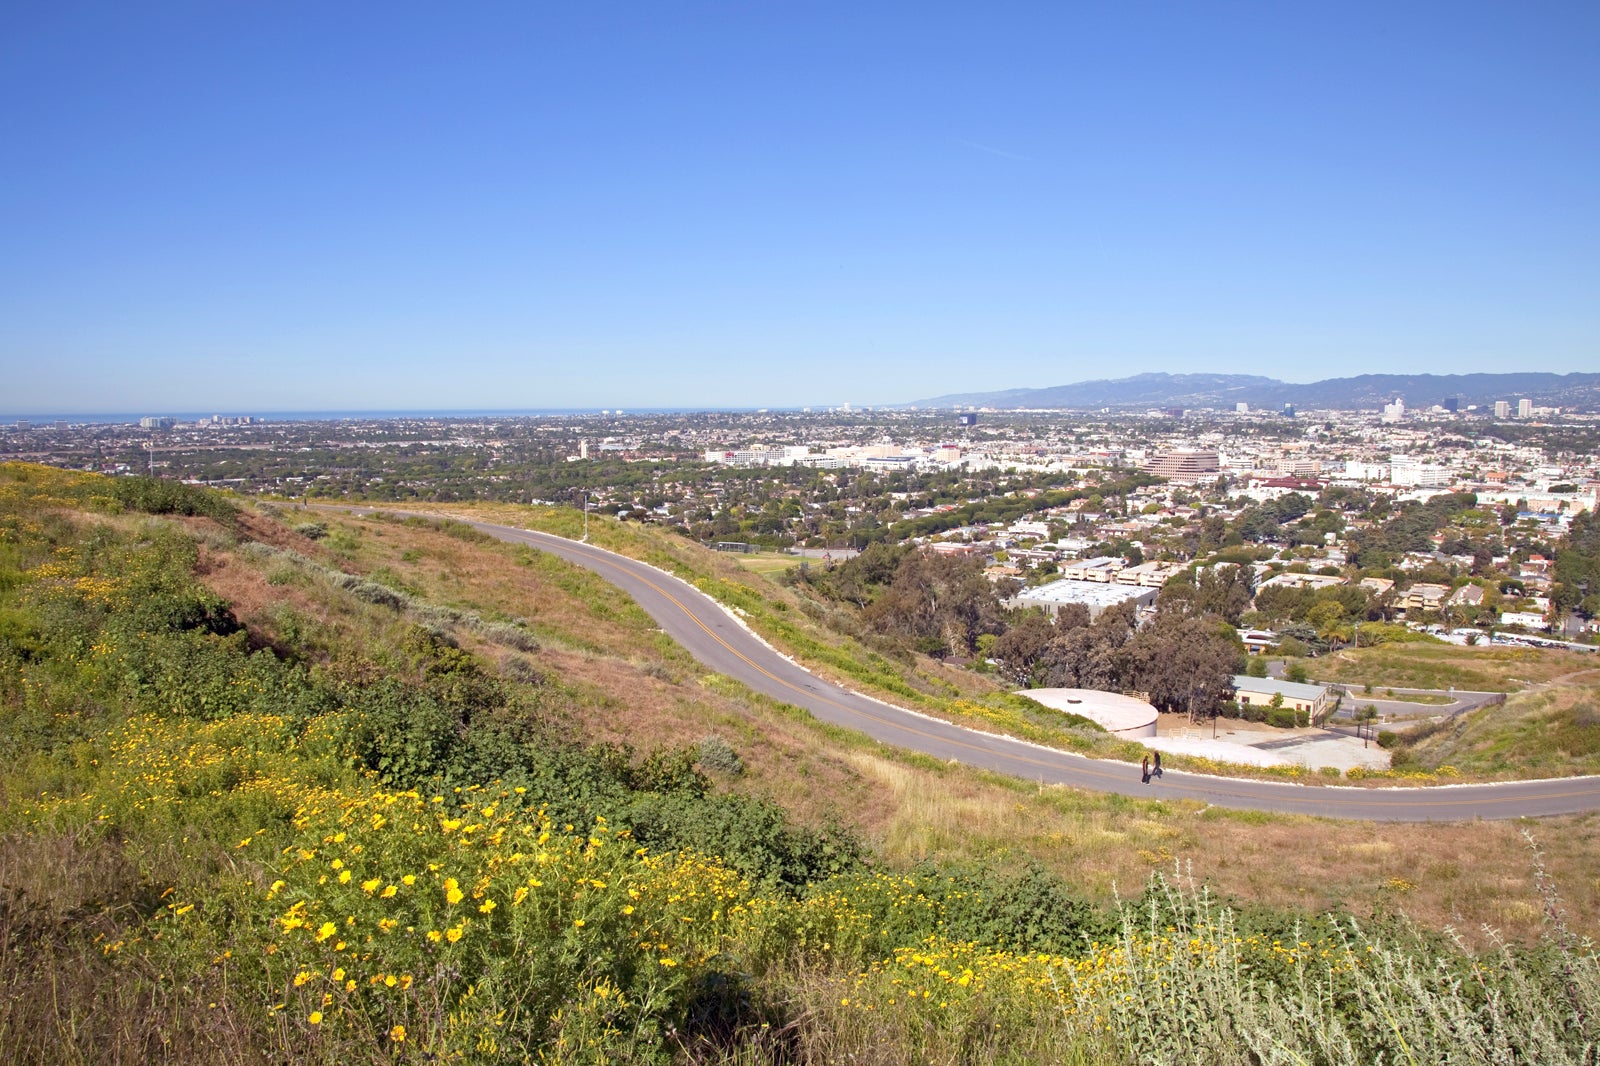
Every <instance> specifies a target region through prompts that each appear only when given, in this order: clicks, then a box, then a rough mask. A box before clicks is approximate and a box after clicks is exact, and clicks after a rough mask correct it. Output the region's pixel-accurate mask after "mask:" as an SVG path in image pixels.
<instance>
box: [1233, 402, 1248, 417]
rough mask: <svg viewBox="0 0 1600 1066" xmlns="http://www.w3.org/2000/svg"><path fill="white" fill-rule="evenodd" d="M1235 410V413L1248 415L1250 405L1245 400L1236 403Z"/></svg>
mask: <svg viewBox="0 0 1600 1066" xmlns="http://www.w3.org/2000/svg"><path fill="white" fill-rule="evenodd" d="M1233 411H1234V413H1235V414H1240V415H1247V414H1249V413H1250V405H1249V404H1247V403H1243V402H1240V403H1236V404H1234V405H1233Z"/></svg>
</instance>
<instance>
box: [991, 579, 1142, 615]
mask: <svg viewBox="0 0 1600 1066" xmlns="http://www.w3.org/2000/svg"><path fill="white" fill-rule="evenodd" d="M1158 592H1160V590H1159V589H1154V588H1149V587H1146V586H1141V585H1115V584H1107V583H1105V582H1102V581H1074V580H1072V579H1071V578H1063V579H1062V580H1060V581H1052V582H1051V583H1050V584H1048V585H1040V586H1039V587H1038V588H1033V589H1027V590H1025V591H1023V592H1020V593H1018V594H1017V595H1016V596H1015V597H1014V598H1013V599H1012V600H1011V603H1010V606H1013V607H1039V608H1042V609H1043V610H1044V612H1045V613H1046V614H1051V615H1054V614H1055V613H1056V612H1058V611H1060V610H1061V608H1063V607H1065V606H1067V605H1068V604H1072V603H1077V604H1082V605H1083V606H1084V607H1087V608H1088V609H1089V617H1090V618H1091V619H1094V618H1098V617H1099V616H1100V612H1101V611H1104V610H1105V609H1106V608H1107V607H1115V606H1117V605H1118V604H1120V603H1132V604H1133V605H1134V606H1136V607H1147V606H1149V605H1150V604H1152V603H1154V602H1155V601H1156V595H1157V593H1158Z"/></svg>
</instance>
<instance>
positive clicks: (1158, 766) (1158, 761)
mask: <svg viewBox="0 0 1600 1066" xmlns="http://www.w3.org/2000/svg"><path fill="white" fill-rule="evenodd" d="M1156 776H1157V777H1160V776H1161V753H1160V752H1159V751H1158V752H1156Z"/></svg>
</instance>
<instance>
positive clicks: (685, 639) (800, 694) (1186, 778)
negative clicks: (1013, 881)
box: [470, 522, 1600, 822]
mask: <svg viewBox="0 0 1600 1066" xmlns="http://www.w3.org/2000/svg"><path fill="white" fill-rule="evenodd" d="M470 524H471V525H472V526H474V527H475V528H477V529H480V530H482V531H483V532H485V533H487V534H489V535H490V536H493V537H496V538H498V539H500V540H504V541H510V542H513V543H517V544H527V545H530V546H532V547H534V548H537V549H539V550H540V551H547V552H550V553H552V554H554V555H558V556H560V557H561V558H563V559H566V560H568V561H570V562H573V563H576V564H578V565H579V566H582V567H585V568H587V569H589V570H592V571H594V572H595V573H596V574H598V575H600V576H601V577H603V578H604V579H605V580H607V581H609V582H610V583H612V584H613V585H615V586H617V587H618V588H619V589H621V590H622V591H624V592H626V593H627V594H628V595H629V596H632V597H633V598H634V600H635V601H637V602H638V604H639V606H641V607H643V608H644V610H645V611H646V612H647V613H648V614H649V615H650V616H651V617H652V618H654V619H655V620H656V621H657V622H658V623H659V624H660V626H661V628H662V629H663V630H665V631H666V633H667V634H668V635H669V636H671V637H672V638H673V639H674V640H676V641H677V642H678V643H680V644H682V645H683V646H684V647H685V648H686V649H688V651H689V653H690V654H691V655H693V656H694V657H695V658H696V659H698V660H699V661H700V662H701V663H702V664H703V665H705V666H706V667H707V668H709V669H711V670H714V671H716V672H717V673H719V674H725V675H727V676H729V677H732V678H736V679H738V680H739V681H741V682H743V683H744V684H746V685H748V686H749V687H751V688H752V689H755V690H756V691H758V692H762V693H765V694H766V695H768V696H771V697H773V698H774V699H777V700H782V701H783V702H785V703H791V704H795V705H797V706H800V707H804V708H805V709H806V710H808V711H810V712H811V713H812V714H813V715H815V716H816V717H817V718H819V719H821V720H822V721H825V722H831V723H833V724H835V725H840V726H845V727H847V728H850V729H857V730H860V731H861V732H863V733H865V734H867V735H868V736H870V737H872V738H873V739H875V740H879V741H882V742H883V743H885V744H893V745H896V746H897V747H902V748H910V749H912V750H915V751H920V752H925V753H927V754H929V755H933V756H935V757H937V758H941V759H949V760H954V761H960V762H963V763H966V764H968V765H970V766H979V767H983V768H984V769H988V770H998V771H1000V772H1002V773H1007V774H1013V775H1015V776H1017V777H1021V778H1024V779H1026V780H1029V781H1039V782H1043V783H1045V784H1060V785H1068V786H1071V787H1074V788H1083V789H1092V790H1094V791H1097V792H1116V793H1121V794H1122V795H1126V796H1146V797H1152V798H1157V799H1191V800H1200V801H1201V802H1205V803H1213V804H1216V805H1217V806H1222V807H1238V808H1248V809H1253V810H1265V811H1279V812H1284V813H1296V814H1316V815H1324V816H1327V817H1331V818H1360V819H1368V820H1374V821H1394V822H1425V821H1460V820H1464V819H1473V818H1518V817H1525V816H1531V815H1549V814H1570V813H1573V812H1578V811H1589V810H1596V809H1600V777H1579V778H1565V779H1558V780H1549V781H1520V782H1515V783H1509V784H1495V785H1446V786H1433V787H1428V788H1382V789H1374V788H1352V787H1338V786H1329V785H1296V784H1287V783H1280V782H1272V781H1249V780H1243V779H1238V778H1226V777H1211V776H1207V775H1204V774H1189V773H1181V772H1179V771H1177V770H1170V771H1168V772H1167V773H1166V774H1165V775H1164V776H1163V777H1160V778H1157V779H1154V780H1152V781H1151V782H1150V784H1148V785H1146V784H1143V783H1142V782H1141V781H1140V772H1139V768H1138V767H1136V766H1133V765H1131V764H1129V763H1122V762H1113V761H1110V760H1103V759H1086V758H1084V757H1082V756H1079V755H1069V754H1067V753H1065V752H1060V751H1055V750H1052V749H1050V748H1044V747H1039V746H1037V745H1033V744H1028V743H1025V742H1022V741H1017V740H1010V739H1007V738H1005V737H998V736H995V735H993V734H989V733H980V732H977V731H974V730H970V729H964V728H962V727H961V726H956V725H951V724H950V723H948V722H942V721H939V720H937V719H934V718H929V717H926V716H924V715H921V714H918V713H916V712H914V711H908V710H903V709H901V708H898V707H893V706H890V705H889V704H886V703H882V702H880V701H878V700H875V699H871V698H870V697H867V696H862V695H859V694H857V693H854V692H850V691H848V690H846V689H843V688H840V687H839V686H837V685H834V684H832V683H830V682H827V681H824V680H822V679H821V678H819V677H817V676H815V675H813V674H811V673H809V672H808V671H806V670H804V669H802V668H801V667H799V666H796V665H795V664H794V663H792V662H790V661H789V660H788V659H785V658H784V657H783V656H781V655H779V654H778V653H777V652H775V651H774V650H773V649H772V648H771V647H769V646H768V645H766V644H765V643H763V642H762V641H761V640H759V639H757V638H756V637H755V636H753V635H752V634H751V633H750V631H749V630H747V629H746V628H745V627H744V626H742V625H740V624H739V623H738V622H737V621H736V620H735V619H733V618H732V617H730V616H729V615H728V613H727V612H726V611H724V610H723V609H722V607H721V606H719V605H718V604H717V603H716V602H715V601H714V600H712V599H711V598H710V597H708V596H706V595H704V594H703V593H701V592H700V591H698V590H697V589H695V588H694V587H692V586H691V585H689V584H688V583H686V582H684V581H682V580H680V579H678V578H676V577H672V576H671V575H669V574H666V573H663V572H662V571H660V570H657V569H656V568H654V567H652V566H648V565H646V564H644V563H640V562H637V561H636V560H633V559H629V558H626V557H624V556H621V555H617V554H615V553H613V552H609V551H605V550H604V549H601V548H597V547H594V546H593V545H589V544H580V543H578V542H576V541H571V540H567V539H565V538H562V537H556V536H551V535H550V534H548V533H535V532H532V531H529V530H523V529H517V528H514V527H511V526H500V525H491V524H488V523H484V522H472V523H470Z"/></svg>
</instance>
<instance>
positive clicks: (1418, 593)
mask: <svg viewBox="0 0 1600 1066" xmlns="http://www.w3.org/2000/svg"><path fill="white" fill-rule="evenodd" d="M1449 598H1450V586H1448V585H1429V584H1426V583H1424V582H1418V583H1417V584H1415V585H1412V586H1411V587H1410V588H1408V589H1406V590H1405V591H1404V592H1399V593H1396V594H1395V598H1394V605H1395V606H1396V607H1398V608H1400V609H1401V610H1404V611H1438V610H1441V609H1443V607H1444V603H1445V600H1447V599H1449Z"/></svg>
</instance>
